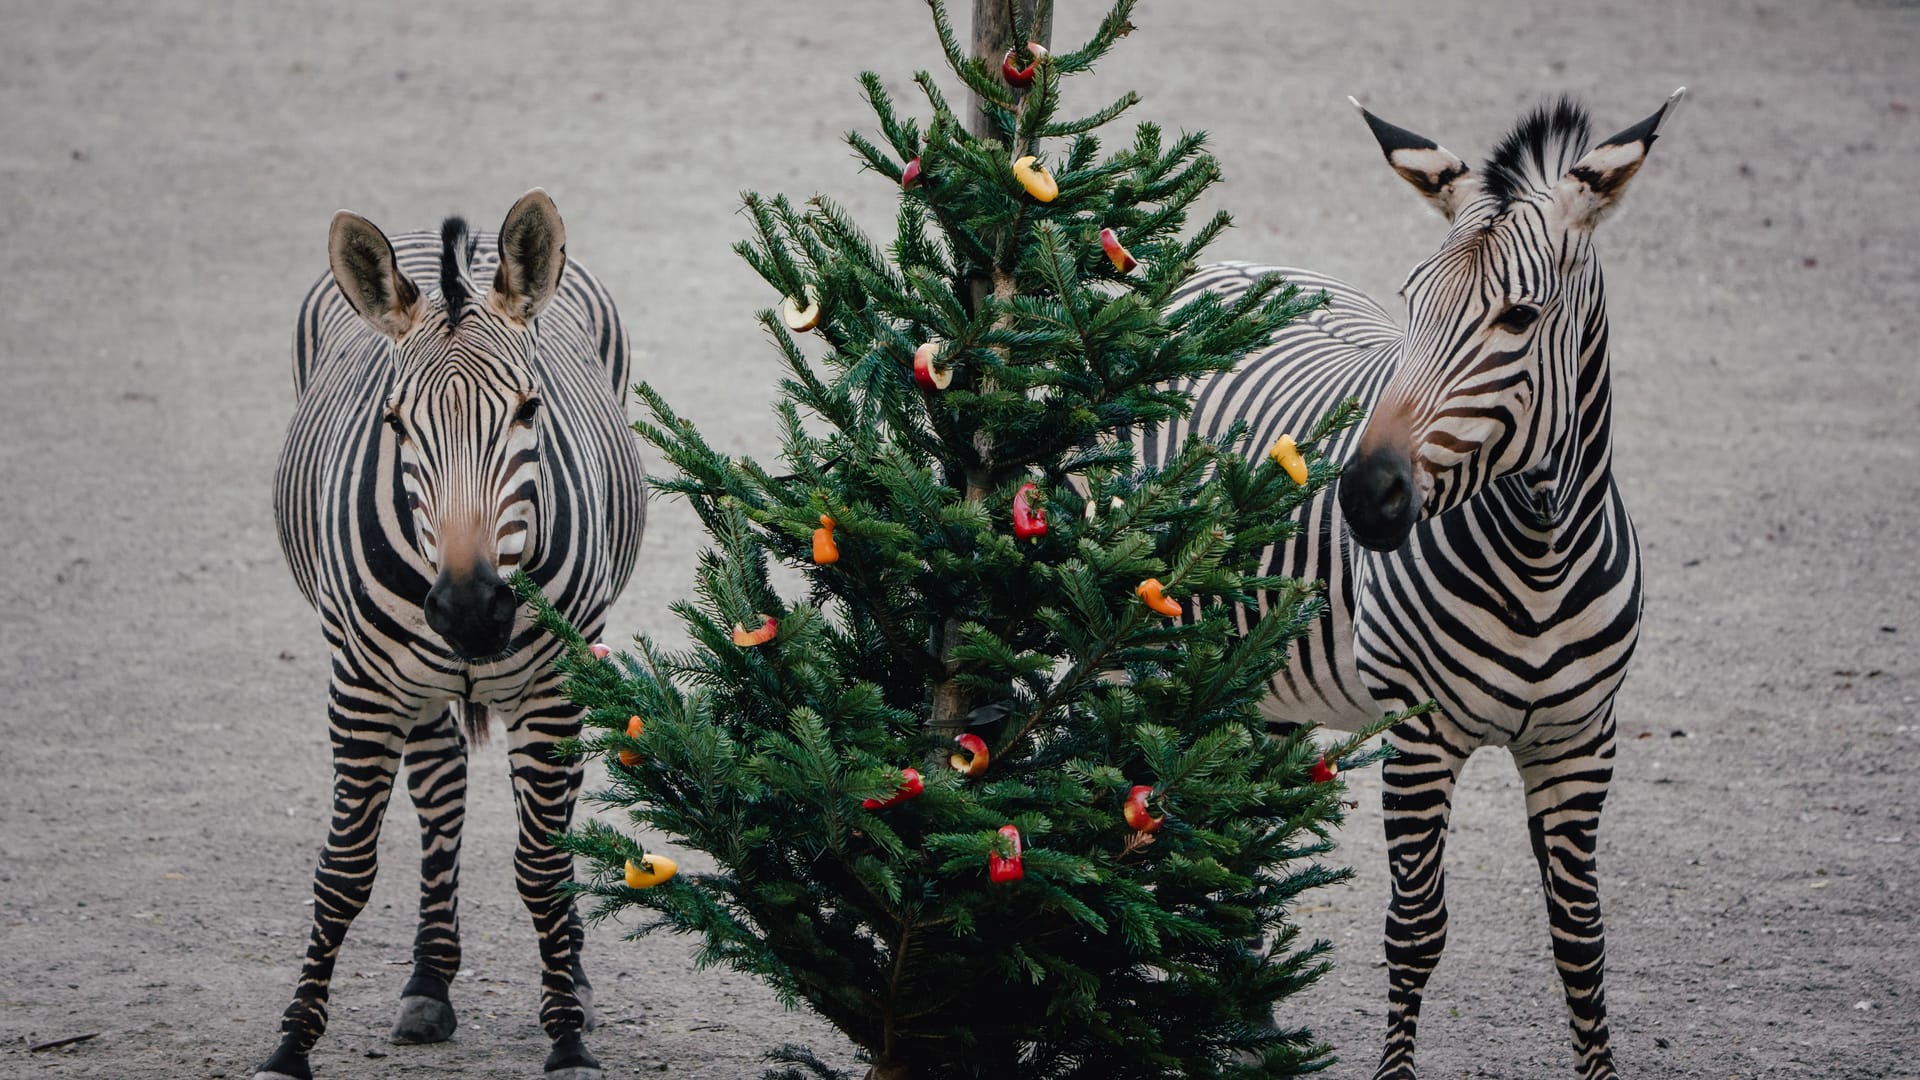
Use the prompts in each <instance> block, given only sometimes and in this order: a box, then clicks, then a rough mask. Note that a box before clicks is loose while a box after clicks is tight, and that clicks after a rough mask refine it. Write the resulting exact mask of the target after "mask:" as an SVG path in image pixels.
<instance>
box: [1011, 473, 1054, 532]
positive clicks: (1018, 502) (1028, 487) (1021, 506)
mask: <svg viewBox="0 0 1920 1080" xmlns="http://www.w3.org/2000/svg"><path fill="white" fill-rule="evenodd" d="M1039 490H1040V485H1038V484H1021V485H1020V490H1019V491H1016V492H1014V493H1013V536H1014V539H1016V540H1026V539H1029V538H1034V537H1041V536H1045V535H1047V512H1046V511H1045V510H1035V509H1034V508H1033V504H1032V503H1030V502H1028V501H1027V495H1028V494H1029V493H1030V492H1035V491H1039Z"/></svg>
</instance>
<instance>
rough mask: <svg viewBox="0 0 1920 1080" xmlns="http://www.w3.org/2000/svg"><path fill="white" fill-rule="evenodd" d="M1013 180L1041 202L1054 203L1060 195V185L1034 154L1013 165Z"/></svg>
mask: <svg viewBox="0 0 1920 1080" xmlns="http://www.w3.org/2000/svg"><path fill="white" fill-rule="evenodd" d="M1013 178H1014V179H1015V180H1018V181H1020V186H1021V187H1023V188H1025V189H1026V191H1027V194H1029V195H1031V196H1033V197H1034V198H1035V199H1036V200H1038V201H1040V202H1052V201H1053V200H1054V199H1056V198H1058V197H1059V195H1060V185H1059V184H1058V183H1056V182H1055V181H1054V179H1053V174H1052V173H1050V172H1048V171H1047V170H1046V169H1044V168H1042V167H1041V165H1040V159H1038V158H1036V157H1034V156H1033V155H1032V154H1028V155H1027V156H1026V157H1023V158H1021V159H1020V160H1018V161H1016V162H1014V163H1013Z"/></svg>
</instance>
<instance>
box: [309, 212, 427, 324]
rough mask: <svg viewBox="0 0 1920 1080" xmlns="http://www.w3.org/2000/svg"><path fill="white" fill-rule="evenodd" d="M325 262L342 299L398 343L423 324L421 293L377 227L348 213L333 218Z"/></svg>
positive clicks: (335, 215) (354, 214) (357, 215)
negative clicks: (416, 326)
mask: <svg viewBox="0 0 1920 1080" xmlns="http://www.w3.org/2000/svg"><path fill="white" fill-rule="evenodd" d="M327 262H328V265H329V266H330V267H331V268H332V269H333V280H334V283H335V284H337V285H339V286H340V293H341V295H342V296H345V297H346V298H347V303H349V304H351V305H353V310H355V311H357V312H359V313H360V317H361V318H363V319H365V320H367V323H368V324H369V325H371V326H372V327H373V328H374V329H375V330H378V331H380V332H381V333H382V334H385V335H387V336H388V337H390V338H392V339H394V340H395V341H398V340H400V339H401V338H403V337H406V336H407V331H409V330H412V329H413V327H414V324H415V323H417V322H419V321H420V290H419V289H418V288H417V287H415V285H414V284H413V282H411V281H409V280H407V275H405V274H403V273H401V272H400V267H399V265H398V264H397V263H396V262H395V261H394V258H393V245H392V244H391V243H389V242H388V241H387V237H386V234H385V233H383V232H381V231H380V229H379V228H378V227H377V226H375V225H374V223H373V222H371V221H368V220H367V219H366V218H363V217H361V216H360V215H359V214H356V213H353V212H352V211H350V210H342V211H340V212H339V213H336V214H334V215H333V227H332V228H331V229H329V230H328V232H327Z"/></svg>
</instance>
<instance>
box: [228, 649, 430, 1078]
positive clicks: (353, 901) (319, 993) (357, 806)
mask: <svg viewBox="0 0 1920 1080" xmlns="http://www.w3.org/2000/svg"><path fill="white" fill-rule="evenodd" d="M328 702H329V711H330V713H331V716H330V727H331V732H330V734H331V739H332V743H333V815H332V819H331V822H330V823H329V825H328V827H327V841H326V845H325V846H324V847H322V848H321V849H320V863H319V866H318V867H316V868H315V870H314V872H313V930H312V933H311V934H310V935H309V937H308V940H307V955H306V960H305V962H304V963H302V964H301V967H300V983H299V985H298V986H297V987H296V988H295V990H294V997H293V1003H292V1004H290V1005H288V1006H287V1009H286V1012H285V1013H284V1014H283V1016H282V1018H281V1021H280V1031H281V1040H280V1045H279V1047H278V1048H277V1049H276V1050H275V1051H274V1052H273V1056H272V1057H270V1058H268V1059H267V1062H266V1063H265V1064H264V1065H262V1066H261V1067H260V1071H259V1073H258V1074H257V1078H256V1080H258V1078H269V1080H274V1078H279V1077H291V1078H293V1080H306V1078H307V1077H309V1076H311V1072H310V1071H309V1069H308V1066H307V1055H308V1053H310V1052H311V1051H312V1050H313V1045H314V1043H316V1042H318V1041H319V1039H320V1036H321V1035H322V1034H324V1033H325V1032H326V1030H327V993H328V988H329V985H330V984H331V982H332V979H333V963H334V959H335V958H336V957H337V956H338V955H339V953H340V943H341V942H342V941H343V940H345V938H346V936H347V927H349V926H351V925H352V924H353V920H354V917H355V916H357V915H359V914H360V910H361V909H362V908H364V907H366V906H367V898H368V897H369V896H371V895H372V893H373V879H374V874H375V873H376V872H377V871H378V870H379V860H380V822H381V819H382V818H383V817H384V816H385V814H386V809H387V800H388V798H389V797H390V796H391V795H392V794H393V779H394V774H395V773H396V772H397V771H398V770H399V766H400V756H401V749H402V747H403V746H404V744H405V741H406V736H405V734H404V732H405V730H406V727H407V726H408V725H409V724H410V723H411V717H410V716H409V715H407V713H406V710H404V709H403V708H402V707H401V706H400V705H399V704H398V703H396V702H393V701H391V700H390V699H385V698H377V697H371V696H370V695H369V694H368V692H367V689H366V687H364V686H348V685H343V683H342V668H341V666H340V665H339V664H338V663H336V665H335V668H334V679H333V683H332V687H331V689H330V690H329V694H328Z"/></svg>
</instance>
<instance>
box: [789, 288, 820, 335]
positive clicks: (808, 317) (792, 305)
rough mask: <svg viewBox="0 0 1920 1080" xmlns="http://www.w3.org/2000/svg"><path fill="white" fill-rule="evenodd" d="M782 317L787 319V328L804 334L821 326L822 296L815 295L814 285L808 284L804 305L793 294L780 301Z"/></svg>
mask: <svg viewBox="0 0 1920 1080" xmlns="http://www.w3.org/2000/svg"><path fill="white" fill-rule="evenodd" d="M780 318H781V319H783V320H785V322H786V324H787V329H789V330H791V331H793V332H794V333H796V334H804V333H806V332H807V331H809V330H811V329H813V328H814V327H816V326H819V325H820V298H819V297H818V296H816V295H814V292H813V286H811V285H809V286H807V289H806V303H805V304H804V305H802V304H801V303H800V301H799V299H798V298H795V297H792V296H789V297H787V298H786V299H784V300H782V301H780Z"/></svg>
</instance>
